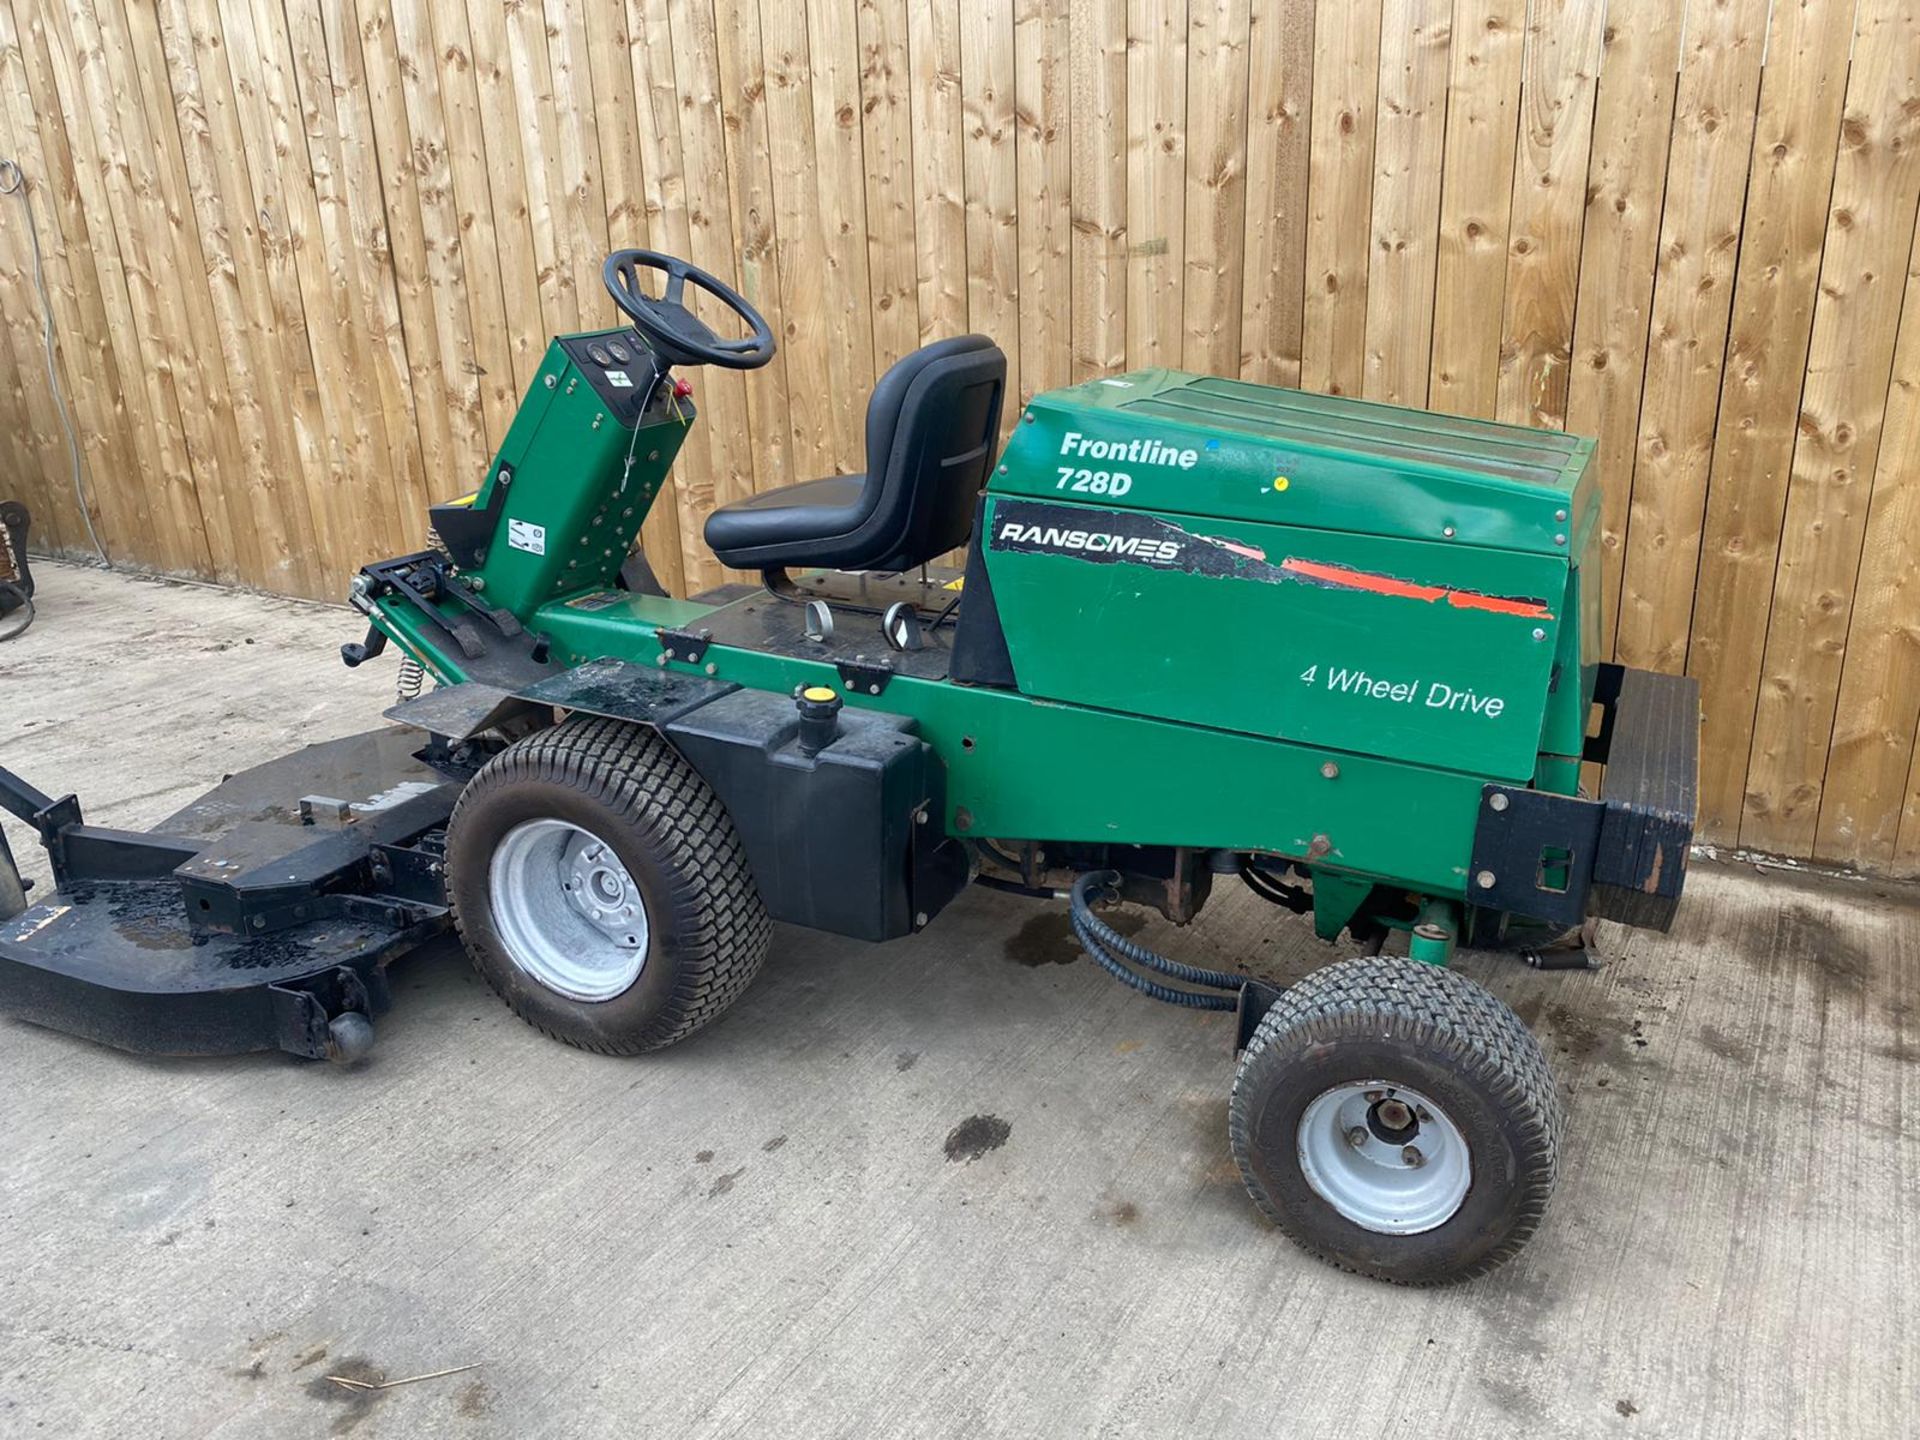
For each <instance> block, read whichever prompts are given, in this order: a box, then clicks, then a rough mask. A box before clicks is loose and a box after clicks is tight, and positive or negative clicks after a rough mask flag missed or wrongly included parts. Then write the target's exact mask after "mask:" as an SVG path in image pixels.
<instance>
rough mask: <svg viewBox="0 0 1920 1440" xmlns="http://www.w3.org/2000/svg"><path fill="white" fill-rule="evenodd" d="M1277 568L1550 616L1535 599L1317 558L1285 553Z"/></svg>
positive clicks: (1346, 586)
mask: <svg viewBox="0 0 1920 1440" xmlns="http://www.w3.org/2000/svg"><path fill="white" fill-rule="evenodd" d="M1280 568H1281V569H1282V570H1285V571H1287V572H1288V573H1290V574H1293V575H1298V576H1300V577H1301V578H1302V579H1306V580H1315V581H1318V582H1319V583H1321V584H1323V585H1337V586H1339V587H1340V588H1341V589H1343V590H1364V591H1366V592H1367V593H1368V594H1370V595H1393V596H1397V597H1398V598H1400V599H1402V600H1425V601H1426V602H1427V603H1428V604H1432V603H1433V602H1434V601H1436V600H1444V601H1446V602H1447V603H1448V604H1449V605H1451V606H1453V607H1454V608H1455V609H1459V610H1490V611H1492V612H1493V613H1494V614H1496V615H1519V616H1523V617H1525V618H1526V619H1529V620H1551V619H1553V612H1552V611H1551V610H1549V609H1547V607H1546V606H1544V605H1542V604H1541V603H1540V602H1539V601H1538V600H1510V599H1508V598H1506V597H1505V596H1502V595H1482V594H1481V593H1480V592H1479V591H1477V590H1449V589H1448V588H1447V587H1446V586H1444V585H1422V584H1420V583H1419V582H1418V581H1414V580H1399V579H1396V578H1395V577H1393V576H1392V575H1375V574H1373V573H1372V572H1370V571H1367V570H1354V569H1350V568H1349V567H1347V566H1345V565H1329V564H1327V563H1325V562H1324V561H1320V560H1296V559H1294V558H1292V557H1288V558H1287V559H1285V560H1282V561H1281V562H1280Z"/></svg>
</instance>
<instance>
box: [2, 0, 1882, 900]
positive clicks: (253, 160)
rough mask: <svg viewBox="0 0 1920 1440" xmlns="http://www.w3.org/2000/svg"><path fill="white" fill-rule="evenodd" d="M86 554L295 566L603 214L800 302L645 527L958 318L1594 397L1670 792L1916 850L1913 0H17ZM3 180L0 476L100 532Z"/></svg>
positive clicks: (814, 456) (22, 99) (782, 442)
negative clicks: (1693, 771)
mask: <svg viewBox="0 0 1920 1440" xmlns="http://www.w3.org/2000/svg"><path fill="white" fill-rule="evenodd" d="M0 152H4V153H5V154H6V155H10V156H14V157H17V158H18V160H19V162H20V165H21V167H22V169H23V170H24V172H25V173H26V176H27V177H28V189H29V193H30V195H31V199H32V204H33V213H34V216H35V219H36V221H37V224H38V232H39V240H40V243H41V245H42V247H43V248H44V251H45V264H46V278H47V282H48V285H49V288H50V291H51V295H52V308H53V313H54V320H55V323H56V327H57V330H58V333H59V335H60V337H61V356H60V358H61V368H62V375H63V379H64V382H65V393H66V395H67V397H68V399H69V401H70V403H71V405H72V407H73V410H74V413H75V416H76V419H77V421H78V423H79V427H80V429H81V431H82V433H83V436H84V440H85V446H86V468H87V474H88V480H89V484H90V491H91V495H92V497H93V500H94V502H95V505H96V521H97V524H98V527H99V530H100V533H101V537H102V539H103V540H104V542H105V544H106V546H107V548H108V550H109V551H110V552H111V553H112V554H113V555H114V556H115V558H116V559H117V560H120V561H123V562H128V563H133V564H137V565H141V566H147V567H151V568H154V569H159V570H165V571H174V572H181V573H191V574H196V575H202V576H208V577H212V578H216V579H222V580H231V581H237V582H241V583H245V584H250V585H258V586H264V587H267V588H270V589H274V590H284V591H289V592H294V593H299V594H308V595H337V594H339V593H340V590H341V587H342V585H343V583H344V579H345V577H346V576H347V575H348V574H349V573H351V570H352V568H353V566H354V565H355V564H357V563H358V562H359V561H360V560H361V559H363V558H364V557H366V556H369V555H377V554H385V553H389V552H395V551H398V550H401V549H403V548H407V547H410V546H412V545H413V544H415V543H417V541H418V539H419V538H420V532H421V526H422V519H421V516H422V510H423V507H424V505H425V504H426V502H427V500H428V499H429V497H441V496H448V495H452V494H455V493H458V492H460V491H462V490H463V489H466V488H469V487H470V486H471V485H472V484H473V483H474V482H475V480H476V479H477V477H478V476H479V475H480V473H481V471H482V469H483V467H484V465H485V462H486V459H487V456H488V454H489V447H490V446H491V445H492V444H493V443H494V442H495V441H497V440H498V439H499V437H500V435H501V434H502V432H503V430H504V427H505V426H506V424H507V422H508V419H509V417H510V416H511V414H512V412H513V408H514V405H515V402H516V398H517V396H518V394H519V392H520V388H521V386H522V385H523V384H524V383H525V382H526V380H527V378H528V375H529V373H530V370H531V367H532V366H533V365H534V363H535V362H536V360H537V358H538V355H539V353H540V351H541V349H542V347H543V345H544V341H545V337H546V336H548V335H549V334H550V333H552V332H555V331H566V330H572V329H576V328H582V327H585V326H591V325H597V324H600V323H603V322H605V321H606V320H607V319H608V317H609V314H610V312H609V308H608V305H607V303H606V302H605V300H604V299H603V297H602V294H601V291H600V287H599V280H598V266H599V262H600V260H601V258H602V256H603V255H604V254H605V252H606V251H607V250H608V248H609V247H610V246H612V245H617V244H648V245H652V246H655V247H658V248H662V249H666V250H670V251H673V252H675V253H678V254H682V255H687V256H690V257H691V258H692V259H693V260H695V261H696V262H697V263H699V264H702V265H705V266H707V267H709V268H712V269H714V270H716V271H718V272H719V273H720V274H722V275H723V276H726V277H728V278H731V279H733V280H735V281H737V282H738V283H739V284H740V285H741V287H742V288H743V289H744V290H745V291H746V292H747V293H748V294H749V295H750V296H751V297H753V298H754V299H755V301H756V302H757V303H758V304H759V305H760V306H762V307H763V308H764V309H765V310H766V311H767V313H768V314H769V315H770V316H772V317H773V318H774V320H775V323H776V327H777V328H778V330H779V333H780V336H781V341H782V346H783V352H782V355H781V357H780V359H778V360H776V362H775V363H774V364H772V365H770V366H768V367H767V368H766V369H764V370H761V371H758V372H755V373H754V374H752V375H748V376H740V375H737V374H727V373H723V372H718V371H707V372H704V373H702V374H699V375H698V376H696V377H695V379H696V384H697V385H698V386H699V393H700V400H701V403H702V405H703V408H704V412H705V416H706V420H707V423H706V425H705V426H704V428H703V430H702V431H701V432H700V433H699V434H697V435H696V436H695V437H694V438H693V439H692V440H691V441H690V443H689V446H688V453H687V454H686V455H685V456H684V458H683V460H682V463H681V466H680V469H679V473H678V478H677V482H676V485H675V488H674V493H673V496H672V503H671V504H666V505H662V506H660V507H657V513H656V514H655V516H654V518H653V519H652V520H651V521H650V523H649V526H648V530H647V533H646V544H647V548H648V551H649V554H650V555H651V556H652V557H653V559H654V561H655V564H656V566H657V568H658V569H659V571H660V572H661V574H662V576H663V577H664V578H665V579H666V580H667V582H668V583H669V584H670V585H672V586H673V587H675V588H676V589H680V590H686V589H691V588H696V587H698V586H701V585H703V584H706V583H709V582H711V581H713V580H714V579H716V578H717V577H718V573H719V572H718V570H717V568H716V567H715V565H714V563H713V561H712V559H711V557H710V556H708V555H707V554H706V553H705V552H704V550H703V547H702V546H701V544H700V541H699V538H698V537H699V521H700V517H701V516H702V515H703V514H704V513H705V512H706V511H707V510H708V509H709V508H710V507H711V506H712V505H714V504H715V503H719V502H724V501H727V500H730V499H734V498H737V497H739V496H742V495H745V494H748V493H750V492H752V491H754V490H758V489H763V488H766V487H768V486H772V485H779V484H783V483H786V482H788V481H791V480H796V479H804V478H808V477H811V476H814V475H818V474H822V473H826V472H829V471H831V470H833V469H835V468H836V467H844V468H849V469H852V468H858V467H859V465H860V463H861V462H860V429H861V410H862V403H863V399H864V395H865V392H866V390H867V388H868V386H869V384H870V383H871V380H872V378H873V376H874V375H875V373H876V372H877V371H879V370H881V369H884V368H885V366H886V365H887V364H888V363H889V362H890V361H892V360H893V359H894V358H896V357H897V356H899V355H900V354H902V353H903V352H905V351H906V350H909V349H911V348H912V347H913V346H914V345H916V344H917V343H919V342H920V341H922V340H924V339H928V338H932V337H937V336H941V335H946V334H951V333H955V332H958V331H962V330H966V329H975V330H981V331H985V332H986V333H988V334H990V335H992V336H994V337H995V338H996V339H998V340H999V341H1000V343H1001V344H1002V345H1003V346H1004V347H1005V348H1006V349H1007V351H1008V352H1009V356H1010V359H1011V363H1012V367H1013V372H1014V381H1015V383H1016V384H1017V385H1018V387H1019V390H1020V392H1021V393H1022V394H1028V393H1031V392H1032V391H1033V390H1035V389H1037V388H1045V387H1047V386H1052V385H1057V384H1060V383H1063V382H1066V381H1069V380H1073V379H1078V378H1082V377H1085V376H1087V375H1091V374H1095V373H1099V372H1102V371H1107V370H1119V369H1122V368H1126V367H1131V366H1142V365H1160V364H1166V365H1178V366H1183V367H1186V368H1189V369H1194V370H1204V371H1213V372H1217V373H1221V374H1229V375H1231V374H1239V375H1243V376H1246V377H1248V378H1252V379H1258V380H1265V381H1271V382H1274V383H1278V384H1284V385H1302V386H1306V387H1308V388H1312V389H1319V390H1329V391H1339V392H1342V393H1347V394H1357V395H1366V396H1373V397H1377V398H1380V399H1386V400H1394V401H1400V402H1404V403H1407V404H1412V405H1424V406H1429V407H1432V408H1434V409H1440V410H1451V411H1460V412H1469V413H1476V414H1490V415H1497V416H1500V417H1502V418H1505V419H1509V420H1516V421H1523V422H1526V423H1531V424H1535V425H1545V426H1556V427H1568V428H1571V429H1575V430H1579V431H1582V432H1585V433H1590V434H1593V435H1596V436H1598V437H1599V441H1600V465H1601V469H1602V474H1603V477H1604V484H1605V494H1606V515H1605V530H1606V535H1605V540H1606V552H1605V553H1606V564H1607V573H1606V585H1607V595H1608V601H1607V621H1608V632H1607V633H1608V642H1609V644H1610V645H1611V646H1613V647H1614V649H1615V650H1616V652H1617V654H1618V655H1619V656H1620V658H1622V659H1624V660H1627V661H1629V662H1632V663H1635V664H1640V665H1651V666H1655V667H1658V668H1661V669H1667V670H1678V669H1686V670H1688V671H1690V672H1692V673H1693V674H1695V675H1697V676H1699V678H1700V680H1701V682H1702V685H1703V688H1704V709H1705V712H1706V732H1705V759H1704V774H1703V777H1702V779H1703V788H1702V806H1703V829H1704V833H1705V834H1706V835H1708V836H1709V837H1711V838H1714V839H1717V840H1720V841H1723V842H1728V843H1732V842H1734V841H1738V842H1740V843H1743V844H1746V845H1750V846H1754V847H1758V848H1762V849H1766V850H1771V851H1778V852H1784V853H1788V854H1793V855H1817V856H1820V857H1822V858H1826V859H1832V860H1839V861H1849V862H1857V863H1861V864H1864V865H1868V866H1873V867H1877V868H1882V869H1898V870H1903V871H1912V870H1916V869H1920V788H1917V781H1920V777H1917V776H1916V775H1915V773H1914V767H1913V757H1914V732H1915V722H1916V717H1917V716H1920V646H1917V645H1916V641H1917V640H1920V575H1916V566H1917V565H1920V545H1916V543H1915V542H1916V539H1920V535H1917V533H1916V532H1917V531H1920V521H1917V520H1916V515H1915V510H1916V505H1920V285H1912V284H1909V283H1908V282H1909V280H1910V279H1911V277H1912V275H1913V273H1914V267H1915V265H1916V264H1920V257H1917V256H1916V255H1915V252H1914V247H1913V239H1914V228H1915V218H1916V205H1917V204H1920V10H1916V7H1914V6H1913V5H1912V3H1911V0H1857V4H1856V0H1773V3H1772V4H1771V5H1769V3H1768V0H1684V3H1682V0H1610V3H1603V0H1531V3H1529V0H1320V3H1317V4H1316V3H1313V0H1080V3H1075V4H1069V3H1067V0H965V3H963V0H760V3H758V4H756V3H755V0H626V3H625V4H624V6H623V5H622V4H621V3H619V0H607V3H594V4H591V5H574V6H568V5H565V4H562V3H560V0H548V3H547V5H546V7H545V9H544V11H543V9H542V7H541V4H540V0H504V3H503V0H467V3H465V4H464V5H463V4H462V3H461V0H0ZM23 217H24V211H23V209H22V207H21V203H20V200H19V197H17V196H14V197H0V313H3V314H4V319H5V328H4V333H0V422H4V423H0V473H5V474H7V475H9V476H11V477H13V478H14V488H17V489H18V490H20V491H21V492H22V498H24V499H25V500H27V502H28V503H29V504H30V505H32V506H33V507H34V509H35V511H36V513H37V514H39V515H40V516H41V517H42V526H43V528H42V529H41V531H40V536H41V539H42V540H43V542H44V543H45V544H46V545H47V546H48V547H50V548H51V549H53V550H56V551H60V552H68V553H78V552H80V551H82V550H84V549H85V548H86V538H85V534H84V529H83V527H82V525H81V522H80V517H79V513H78V511H77V509H76V508H75V505H74V502H73V499H72V495H71V490H70V487H69V485H68V483H67V476H66V468H65V466H66V461H65V455H64V450H63V441H62V438H61V431H60V428H59V422H58V417H57V414H56V412H55V410H54V404H53V399H52V396H51V394H50V392H49V390H48V387H47V385H46V378H45V374H44V372H43V370H42V369H41V368H40V351H39V343H40V341H39V332H38V316H39V308H38V302H37V300H36V298H35V296H34V293H33V289H32V281H31V273H32V265H33V257H32V251H31V246H30V244H29V240H28V236H27V234H26V230H25V226H24V225H23V223H22V221H23Z"/></svg>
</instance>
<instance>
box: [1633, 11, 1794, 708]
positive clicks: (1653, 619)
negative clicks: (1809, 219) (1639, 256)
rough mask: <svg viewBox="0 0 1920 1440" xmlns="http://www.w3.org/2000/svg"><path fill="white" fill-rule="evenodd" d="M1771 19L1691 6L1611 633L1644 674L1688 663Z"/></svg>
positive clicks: (1672, 669)
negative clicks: (1614, 625) (1762, 58)
mask: <svg viewBox="0 0 1920 1440" xmlns="http://www.w3.org/2000/svg"><path fill="white" fill-rule="evenodd" d="M1766 17H1767V3H1766V0H1693V3H1692V6H1691V8H1690V9H1689V10H1688V11H1687V22H1686V24H1687V29H1686V48H1685V52H1684V53H1683V55H1682V56H1681V61H1680V80H1679V86H1678V89H1677V90H1676V92H1675V101H1674V120H1673V145H1672V148H1671V150H1670V152H1669V155H1668V161H1667V199H1666V209H1665V213H1664V215H1663V217H1662V220H1661V225H1660V246H1659V262H1658V270H1657V273H1656V276H1655V280H1654V291H1653V317H1652V320H1651V322H1650V329H1649V333H1648V337H1647V372H1646V381H1645V390H1644V394H1643V398H1642V400H1641V404H1640V432H1639V439H1638V441H1637V442H1636V459H1635V464H1634V471H1633V492H1632V499H1631V500H1630V501H1629V503H1628V511H1627V539H1626V559H1625V561H1624V564H1623V569H1622V574H1621V594H1620V615H1619V621H1618V629H1617V630H1616V631H1615V639H1614V651H1615V654H1616V655H1618V657H1619V658H1620V659H1621V660H1622V661H1624V662H1625V663H1627V664H1629V665H1639V666H1643V667H1645V668H1647V669H1652V670H1662V671H1668V672H1677V671H1680V670H1682V669H1684V668H1685V666H1686V661H1687V627H1688V624H1689V620H1690V616H1691V614H1692V610H1693V581H1694V573H1695V567H1696V562H1697V557H1698V555H1699V551H1700V526H1701V520H1702V512H1703V509H1704V505H1705V499H1706V488H1707V476H1708V472H1709V469H1710V467H1711V464H1712V459H1713V429H1714V417H1715V414H1716V413H1717V411H1718V408H1719V404H1720V372H1721V363H1722V361H1723V360H1724V358H1725V354H1726V338H1727V323H1728V319H1729V314H1730V310H1731V305H1732V300H1733V269H1734V260H1735V258H1736V257H1737V255H1738V253H1739V244H1740V215H1741V206H1742V204H1743V202H1744V200H1745V198H1746V176H1747V162H1748V157H1749V153H1750V151H1751V148H1752V141H1753V122H1754V106H1755V101H1756V98H1757V95H1758V86H1759V83H1760V52H1761V50H1762V49H1763V48H1764V40H1765V29H1764V27H1765V25H1766Z"/></svg>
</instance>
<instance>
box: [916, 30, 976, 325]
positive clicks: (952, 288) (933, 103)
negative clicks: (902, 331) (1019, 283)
mask: <svg viewBox="0 0 1920 1440" xmlns="http://www.w3.org/2000/svg"><path fill="white" fill-rule="evenodd" d="M907 43H908V47H909V50H910V52H911V53H910V54H909V57H908V67H909V71H910V74H911V78H912V85H913V171H914V179H913V244H914V253H915V261H914V263H915V267H916V269H917V271H918V273H919V281H920V341H921V343H922V344H925V343H927V342H928V341H930V340H939V339H943V338H945V337H946V336H949V335H960V334H964V333H965V331H966V328H967V273H968V271H967V200H966V196H967V180H966V151H965V144H964V140H963V136H964V134H965V127H966V113H965V103H964V97H963V96H962V95H961V89H960V0H907Z"/></svg>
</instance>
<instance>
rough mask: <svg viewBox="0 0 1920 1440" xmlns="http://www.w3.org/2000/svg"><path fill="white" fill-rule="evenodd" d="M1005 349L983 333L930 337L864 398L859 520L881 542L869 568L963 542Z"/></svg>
mask: <svg viewBox="0 0 1920 1440" xmlns="http://www.w3.org/2000/svg"><path fill="white" fill-rule="evenodd" d="M1006 388H1007V357H1006V356H1005V355H1003V354H1002V353H1001V351H1000V347H999V346H998V345H995V344H994V343H993V342H992V341H991V340H989V339H987V337H986V336H984V335H960V336H956V337H954V338H953V339H951V340H936V341H934V342H933V344H931V345H923V346H921V347H920V348H919V349H918V350H916V351H914V352H913V353H912V354H911V355H908V356H906V357H905V358H903V359H902V360H900V361H899V362H898V363H896V364H895V365H894V366H893V368H892V369H890V370H888V371H887V373H886V374H885V375H882V376H881V377H880V383H879V384H878V385H875V386H874V387H873V398H872V399H871V400H869V401H868V402H867V487H868V492H869V494H872V495H873V496H874V509H873V512H872V514H871V515H870V516H869V517H868V519H867V520H866V522H865V523H864V524H862V526H861V527H860V528H861V530H862V531H863V532H865V533H866V534H868V535H871V536H872V537H874V541H875V542H876V544H877V545H884V546H886V547H887V553H886V554H885V556H884V558H876V559H875V560H873V561H872V562H870V563H869V564H867V565H866V566H865V567H863V568H866V569H870V570H908V569H911V568H912V567H914V566H915V565H921V564H924V563H925V562H926V561H928V560H931V559H932V558H933V557H934V556H936V555H939V554H941V553H943V552H945V551H948V550H951V549H953V548H954V547H956V546H958V545H961V544H964V543H965V541H966V538H967V535H968V533H969V532H970V531H971V530H972V528H973V508H974V501H975V499H976V498H977V497H978V496H979V494H980V489H981V487H982V486H983V485H985V484H986V482H987V471H988V470H989V468H990V467H991V466H992V465H993V455H994V447H995V446H996V445H997V444H998V443H999V439H1000V406H1001V402H1002V400H1003V398H1004V396H1005V393H1006Z"/></svg>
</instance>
